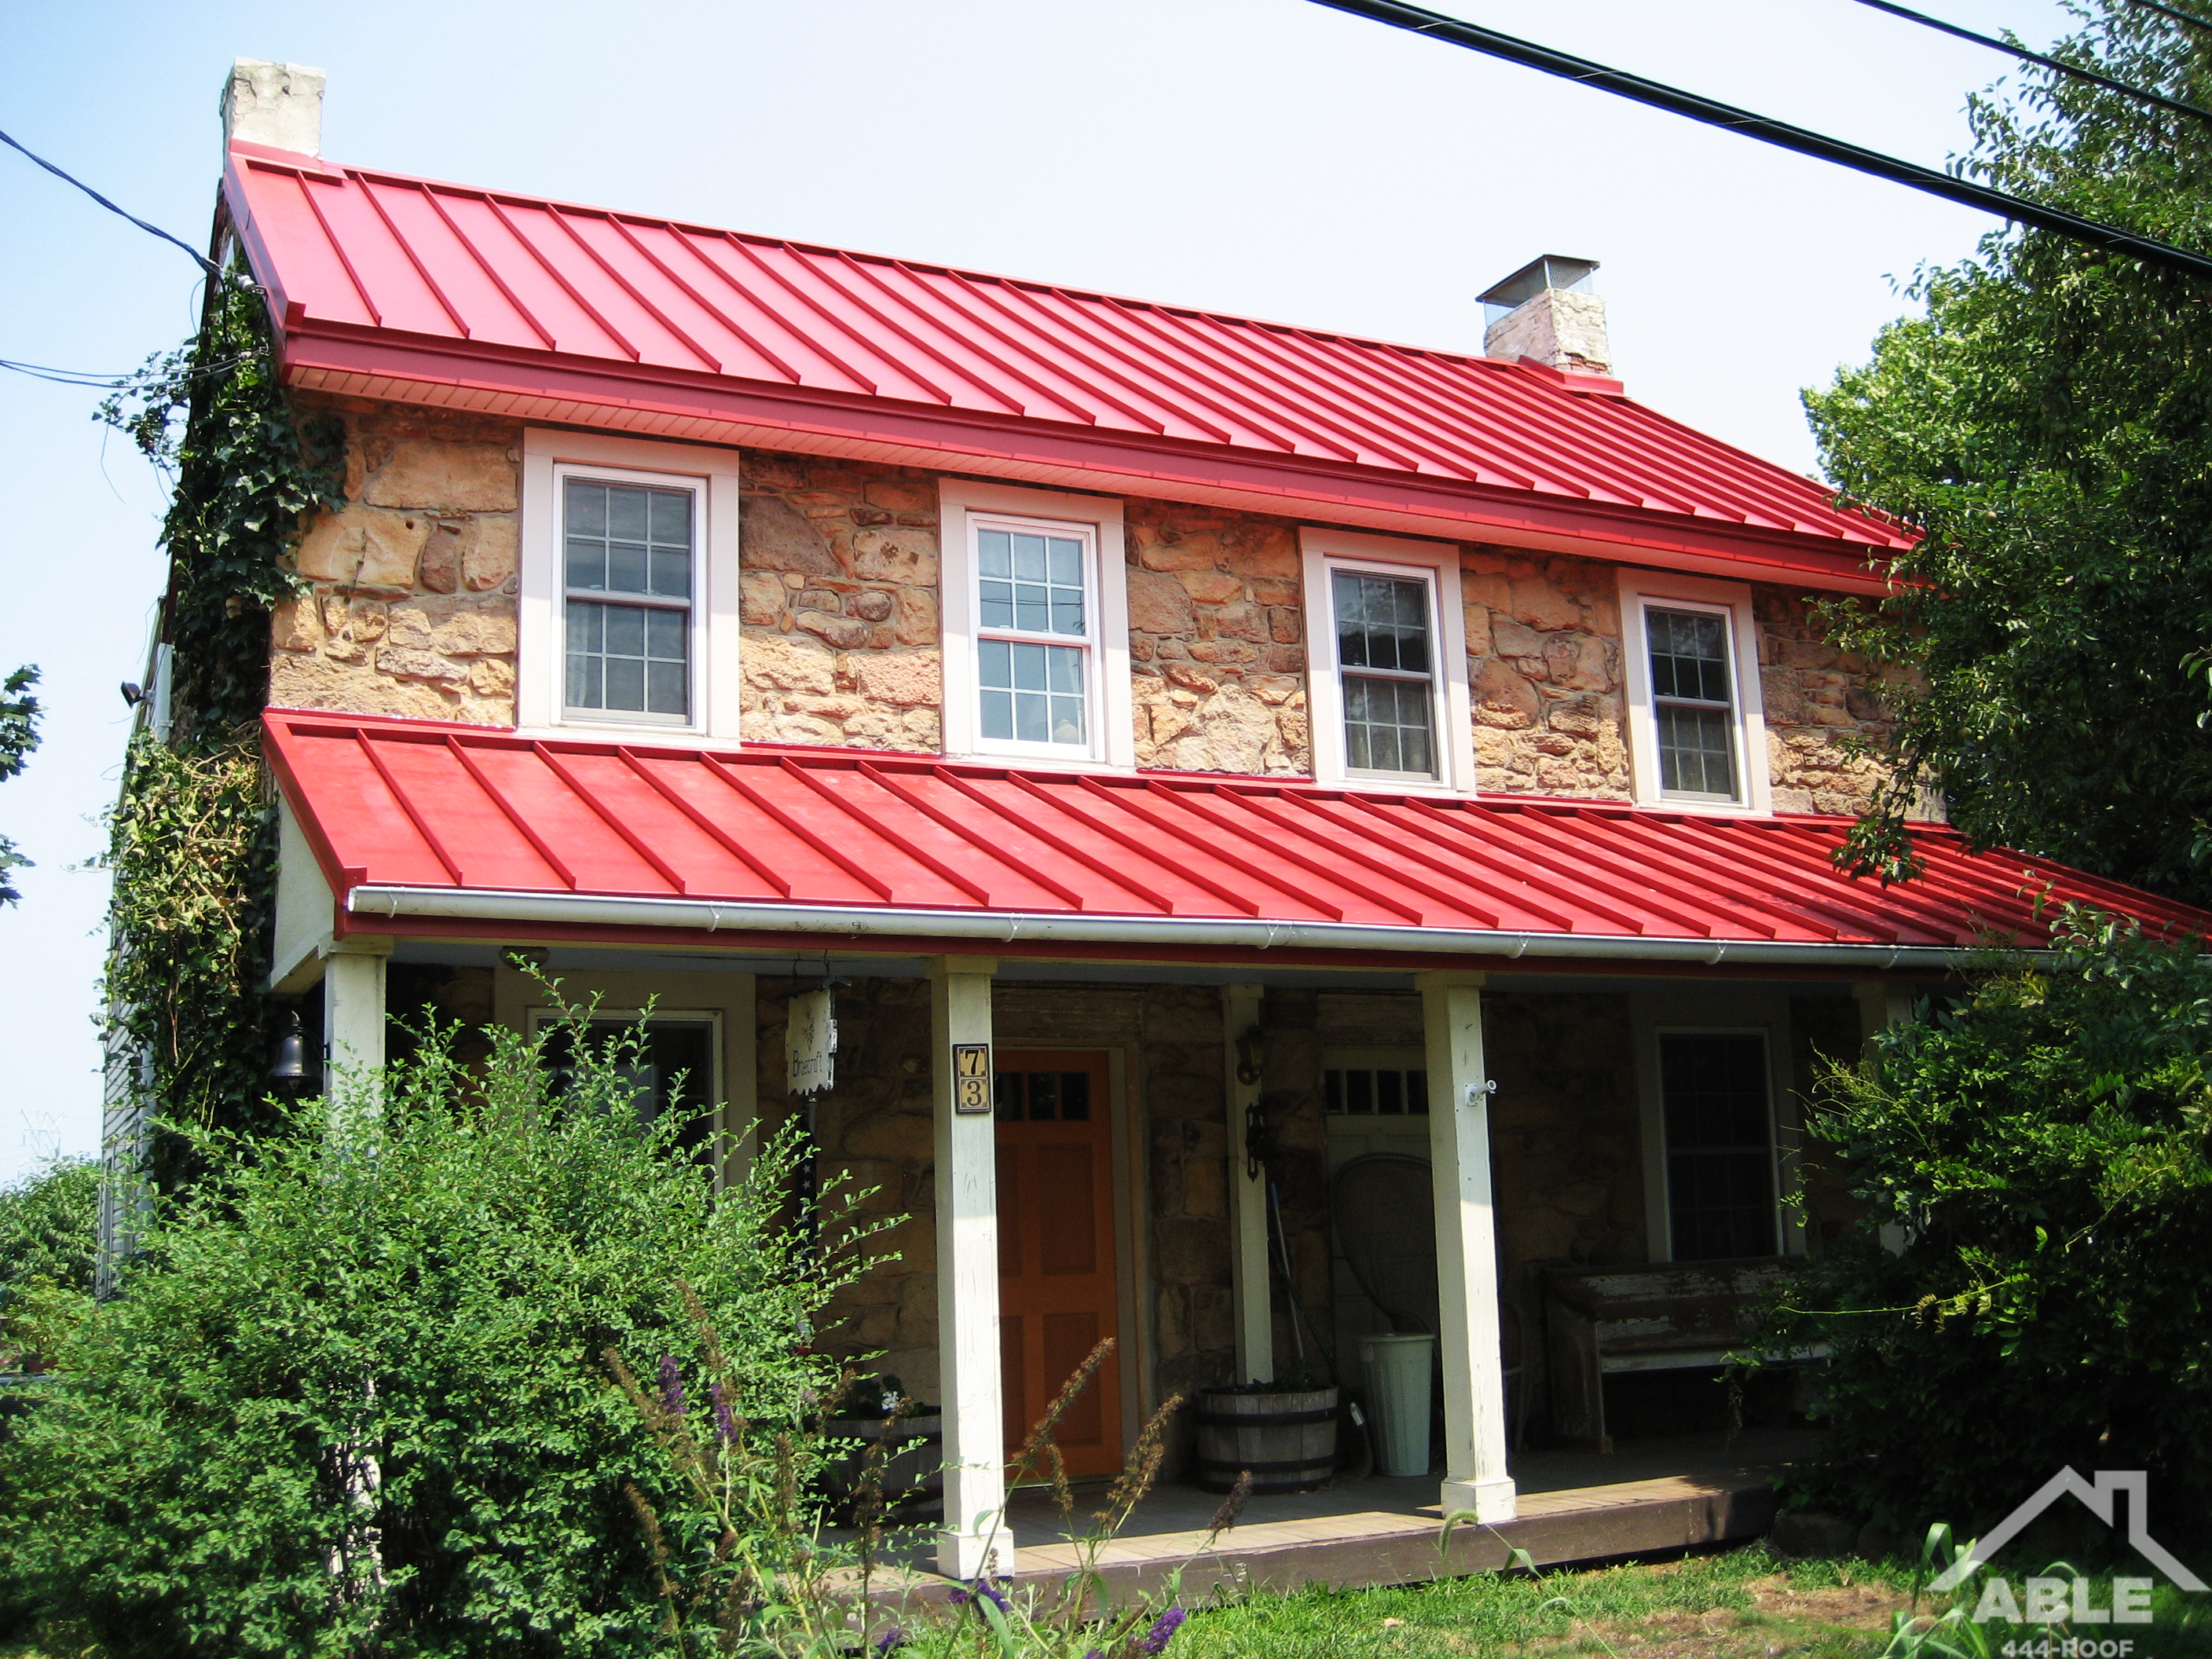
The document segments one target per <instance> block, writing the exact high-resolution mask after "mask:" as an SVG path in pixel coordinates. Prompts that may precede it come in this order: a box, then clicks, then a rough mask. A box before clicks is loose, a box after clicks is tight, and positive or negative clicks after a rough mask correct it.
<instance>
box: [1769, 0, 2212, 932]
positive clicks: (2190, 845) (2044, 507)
mask: <svg viewBox="0 0 2212 1659" xmlns="http://www.w3.org/2000/svg"><path fill="white" fill-rule="evenodd" d="M2089 15H2090V16H2091V18H2092V20H2093V21H2092V23H2091V26H2090V27H2089V28H2087V30H2085V32H2084V33H2082V34H2081V35H2080V36H2078V37H2077V38H2076V39H2075V40H2072V41H2070V42H2068V43H2065V44H2064V45H2063V46H2062V47H2061V48H2060V49H2059V50H2060V52H2061V53H2062V55H2067V56H2069V57H2071V58H2074V59H2075V60H2076V61H2079V62H2081V63H2083V64H2088V65H2093V66H2095V67H2098V68H2100V69H2102V70H2104V71H2105V72H2106V73H2108V74H2111V75H2112V76H2116V77H2117V78H2119V79H2121V80H2124V81H2129V82H2134V83H2136V84H2140V85H2145V86H2150V87H2154V88H2158V89H2160V90H2161V91H2164V92H2166V93H2167V94H2170V95H2172V96H2175V97H2179V98H2182V99H2185V100H2191V101H2196V102H2203V101H2204V100H2205V99H2206V97H2207V96H2208V95H2212V52H2208V46H2207V41H2206V39H2205V38H2204V37H2202V36H2200V35H2198V34H2196V33H2191V32H2190V31H2187V30H2185V29H2180V28H2178V27H2175V26H2173V25H2172V24H2171V23H2169V22H2166V21H2162V20H2160V18H2159V17H2158V16H2156V15H2154V14H2152V13H2148V12H2146V11H2144V10H2143V9H2141V8H2139V7H2136V6H2133V5H2130V4H2129V3H2126V0H2096V3H2094V4H2093V5H2091V6H2090V8H2089ZM1974 124H1975V130H1976V137H1977V144H1976V148H1975V149H1974V152H1973V154H1972V156H1971V157H1970V158H1969V161H1968V162H1967V164H1966V165H1967V167H1968V169H1969V170H1970V171H1972V172H1974V173H1979V174H1981V175H1982V176H1984V177H1985V178H1987V179H1990V181H1991V182H1993V183H1996V184H1999V185H2002V186H2003V187H2004V188H2007V189H2010V190H2014V191H2019V192H2021V193H2022V194H2026V195H2028V196H2031V197H2036V198H2037V199H2039V200H2045V201H2049V202H2052V203H2054V204H2059V205H2063V206H2066V207H2069V208H2071V209H2073V210H2076V211H2079V212H2082V213H2086V214H2088V215H2090V216H2093V217H2098V218H2101V219H2104V220H2106V221H2107V222H2112V223H2116V224H2124V225H2128V226H2130V227H2133V228H2140V229H2142V230H2143V231H2145V232H2147V233H2148V234H2153V235H2157V236H2160V237H2163V238H2165V239H2166V240H2171V241H2175V242H2178V243H2180V244H2182V245H2185V246H2197V247H2212V133H2208V131H2206V130H2205V129H2204V127H2203V125H2202V124H2200V123H2197V122H2195V121H2191V120H2187V119H2180V118H2169V117H2166V116H2161V115H2158V114H2156V113H2154V112H2145V111H2144V110H2142V108H2141V107H2140V106H2136V104H2134V103H2133V102H2131V101H2130V100H2126V99H2124V98H2120V97H2118V96H2116V95H2114V94H2107V93H2105V92H2102V91H2100V90H2098V89H2097V88H2089V87H2084V86H2081V85H2079V84H2078V83H2075V82H2068V81H2065V80H2063V79H2058V78H2053V77H2049V76H2046V77H2045V79H2044V80H2043V81H2042V82H2040V83H2037V82H2031V83H2030V85H2029V88H2028V89H2027V91H2026V92H2025V93H2024V94H2021V97H2020V98H2019V99H2017V100H2015V101H2013V102H2010V103H2004V104H2000V103H1996V102H1994V101H1991V100H1987V99H1984V100H1977V103H1976V105H1975V106H1974ZM1907 293H1908V297H1910V298H1911V299H1913V300H1915V301H1918V302H1920V303H1921V304H1922V305H1923V306H1924V307H1925V314H1924V315H1923V316H1919V317H1914V318H1908V319H1903V320H1900V321H1899V322H1897V323H1893V324H1892V325H1890V326H1889V327H1887V328H1886V329H1885V330H1884V331H1882V333H1881V336H1880V337H1878V339H1877V340H1876V341H1875V350H1874V356H1873V357H1872V359H1871V361H1869V362H1867V363H1866V364H1864V365H1863V366H1860V367H1857V368H1847V369H1844V370H1843V371H1841V372H1839V373H1838V376H1837V378H1836V380H1834V382H1833V383H1832V385H1831V386H1829V387H1828V388H1827V389H1826V390H1825V391H1819V392H1808V393H1807V394H1806V399H1805V401H1806V407H1807V410H1808V414H1809V416H1811V419H1812V422H1813V427H1814V433H1815V435H1816V436H1817V437H1818V438H1819V440H1820V446H1821V451H1822V457H1823V460H1824V464H1825V465H1826V469H1827V472H1828V475H1829V477H1831V478H1832V480H1833V481H1834V482H1835V483H1836V484H1837V486H1838V489H1839V490H1840V491H1841V492H1842V493H1843V495H1845V496H1846V497H1847V498H1849V499H1850V500H1853V501H1859V502H1862V503H1864V504H1867V505H1869V506H1871V507H1875V508H1878V509H1880V510H1881V511H1883V512H1886V513H1891V514H1893V515H1895V516H1896V517H1898V518H1899V519H1902V520H1905V521H1907V522H1909V523H1911V524H1912V525H1914V526H1917V527H1918V528H1920V529H1921V530H1922V531H1923V532H1924V539H1923V542H1922V543H1921V544H1920V546H1919V547H1918V548H1917V550H1915V551H1913V552H1911V553H1910V554H1908V555H1906V556H1904V557H1903V558H1901V559H1899V561H1897V562H1896V563H1895V564H1894V565H1893V567H1892V568H1891V570H1890V572H1889V574H1890V575H1891V576H1892V577H1893V579H1894V582H1895V586H1893V590H1892V592H1891V593H1890V595H1889V597H1888V598H1887V599H1886V600H1885V601H1884V602H1882V603H1881V605H1880V606H1879V607H1877V608H1875V609H1874V610H1872V611H1862V610H1858V609H1857V608H1856V607H1850V606H1833V605H1832V606H1831V607H1829V620H1830V622H1831V624H1832V627H1833V628H1834V629H1835V630H1836V633H1837V636H1838V642H1839V643H1847V644H1848V647H1849V648H1850V649H1852V650H1856V651H1863V652H1865V653H1869V654H1870V655H1872V656H1874V657H1875V658H1876V659H1880V660H1884V661H1888V662H1893V663H1897V664H1901V665H1906V666H1908V667H1909V668H1911V670H1913V671H1915V672H1916V674H1917V686H1916V687H1915V688H1913V689H1911V690H1905V688H1900V695H1899V696H1896V697H1893V699H1892V702H1893V707H1894V708H1897V710H1898V711H1899V720H1898V722H1897V724H1896V726H1894V727H1893V732H1892V733H1891V736H1890V738H1889V739H1888V743H1887V759H1888V760H1889V761H1890V762H1891V763H1892V764H1893V766H1894V768H1895V769H1896V778H1897V781H1896V782H1895V784H1894V785H1893V787H1891V788H1890V789H1888V790H1887V791H1885V792H1884V793H1882V794H1881V797H1880V798H1879V799H1877V800H1876V801H1875V803H1874V805H1873V806H1872V807H1871V809H1870V810H1869V813H1868V814H1867V816H1866V817H1865V820H1864V821H1863V823H1861V824H1860V826H1859V828H1858V829H1857V832H1856V833H1855V834H1854V836H1853V837H1852V840H1851V844H1850V847H1849V848H1847V849H1845V852H1844V856H1843V857H1842V859H1841V860H1839V861H1840V862H1842V863H1844V865H1845V866H1846V867H1848V868H1850V869H1852V870H1854V871H1856V872H1861V873H1865V874H1871V875H1875V876H1878V877H1880V878H1881V879H1883V880H1885V881H1893V880H1899V879H1907V878H1910V877H1911V875H1912V874H1913V873H1916V872H1914V870H1913V869H1912V860H1911V854H1910V836H1909V834H1908V832H1907V829H1906V822H1907V818H1908V815H1909V814H1910V812H1911V809H1912V808H1913V806H1914V805H1915V801H1916V797H1917V792H1918V789H1919V787H1920V785H1921V784H1922V783H1923V782H1925V783H1928V784H1931V785H1933V786H1935V787H1938V788H1940V789H1941V791H1942V794H1943V796H1944V798H1945V799H1946V801H1947V803H1948V810H1949V814H1950V817H1951V821H1952V822H1953V823H1954V824H1956V825H1957V826H1958V827H1959V828H1960V829H1961V830H1963V831H1964V832H1965V833H1966V835H1967V836H1970V837H1971V838H1972V839H1973V840H1975V841H1976V842H1979V843H1982V844H1984V845H1995V846H2007V847H2016V848H2023V849H2026V850H2030V851H2033V852H2038V853H2042V854H2048V855H2050V856H2051V857H2054V858H2057V859H2060V860H2064V861H2066V862H2068V863H2070V864H2073V865H2075V866H2078V867H2080V868H2082V869H2087V870H2090V871H2093V872H2097V873H2099V874H2101V875H2106V876H2111V877H2114V878H2118V879H2121V880H2125V881H2130V882H2133V883H2136V884H2141V885H2144V886H2148V887H2151V888H2154V889H2155V890H2160V891H2164V892H2168V893H2172V894H2174V895H2176V896H2181V897H2185V898H2190V899H2192V900H2194V901H2196V902H2212V832H2208V828H2207V826H2208V825H2209V824H2212V743H2208V742H2207V741H2206V739H2205V736H2204V732H2203V726H2202V722H2203V716H2204V714H2206V711H2207V684H2206V682H2205V681H2204V680H2203V678H2202V676H2203V668H2204V660H2205V659H2204V656H2203V653H2204V652H2205V650H2206V648H2207V644H2208V639H2212V602H2208V599H2207V597H2206V596H2207V595H2208V594H2212V334H2208V333H2207V331H2206V330H2205V328H2204V326H2203V322H2204V311H2205V306H2206V304H2207V301H2208V298H2212V296H2208V295H2206V294H2205V293H2204V292H2203V289H2202V285H2201V284H2198V283H2193V282H2191V280H2189V279H2186V278H2184V277H2181V276H2176V275H2173V274H2172V273H2167V272H2163V271H2159V270H2152V269H2149V268H2148V267H2144V266H2141V265H2138V264H2136V263H2134V262H2133V261H2130V260H2127V259H2124V258H2108V257H2106V256H2104V255H2101V254H2085V253H2084V252H2083V251H2082V250H2081V249H2079V248H2076V247H2075V246H2072V245H2071V244H2069V243H2064V242H2061V241H2058V240H2054V239H2052V238H2050V237H2046V236H2044V235H2041V234H2038V233H2033V232H2030V233H2025V234H2018V235H2015V234H2012V233H2010V232H2003V233H1998V234H1992V235H1991V236H1990V237H1989V238H1988V239H1986V240H1984V243H1983V246H1982V248H1981V251H1980V254H1979V256H1978V258H1976V259H1975V260H1972V261H1970V262H1968V263H1966V264H1962V265H1960V266H1958V267H1955V268H1953V269H1938V270H1923V271H1922V272H1920V273H1919V274H1918V276H1917V277H1916V278H1915V279H1914V281H1913V283H1911V287H1910V288H1909V289H1908V290H1907Z"/></svg>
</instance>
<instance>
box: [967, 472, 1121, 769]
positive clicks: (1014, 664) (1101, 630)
mask: <svg viewBox="0 0 2212 1659" xmlns="http://www.w3.org/2000/svg"><path fill="white" fill-rule="evenodd" d="M939 501H940V502H941V504H942V507H943V513H942V519H941V523H940V527H939V547H940V548H941V549H942V551H943V565H942V573H943V574H942V578H941V580H942V586H941V588H940V592H941V594H942V597H943V604H944V608H945V610H944V616H945V750H946V751H947V752H948V753H951V754H955V755H960V754H994V755H1017V756H1022V757H1029V758H1034V759H1038V760H1066V761H1079V762H1080V761H1098V762H1107V763H1118V764H1121V765H1129V764H1133V763H1134V761H1135V758H1136V757H1135V736H1134V728H1133V717H1132V714H1131V711H1130V691H1129V683H1128V681H1129V647H1128V635H1129V625H1128V600H1127V584H1126V580H1125V579H1124V577H1123V574H1122V568H1121V503H1120V502H1119V501H1112V500H1109V499H1108V498H1105V497H1103V496H1091V495H1056V494H1051V493H1048V492H1046V491H1044V490H1037V489H1014V488H1012V487H1009V486H1004V485H996V484H984V483H969V482H968V481H966V480H963V479H956V478H947V479H945V480H943V481H942V482H941V483H939Z"/></svg>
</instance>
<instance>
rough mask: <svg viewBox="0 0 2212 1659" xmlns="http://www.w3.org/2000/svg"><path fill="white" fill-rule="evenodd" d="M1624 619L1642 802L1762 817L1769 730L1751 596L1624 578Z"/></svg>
mask: <svg viewBox="0 0 2212 1659" xmlns="http://www.w3.org/2000/svg"><path fill="white" fill-rule="evenodd" d="M1620 620H1621V647H1622V651H1621V654H1622V656H1623V657H1624V658H1625V659H1626V664H1625V665H1626V669H1627V676H1626V678H1627V681H1628V716H1629V750H1630V759H1631V763H1632V770H1633V773H1634V779H1635V785H1636V796H1637V799H1638V800H1642V801H1647V802H1650V803H1651V804H1653V805H1658V804H1660V803H1662V802H1663V803H1668V804H1674V803H1679V804H1680V805H1686V806H1692V807H1700V806H1702V807H1723V808H1724V807H1731V806H1735V807H1751V808H1753V809H1756V810H1760V811H1764V810H1765V807H1766V805H1767V799H1768V779H1767V775H1766V738H1765V720H1764V718H1763V715H1762V710H1761V706H1760V699H1759V653H1758V647H1757V640H1756V635H1755V633H1754V630H1753V623H1752V615H1751V590H1750V589H1749V588H1748V587H1746V586H1742V585H1741V584H1740V583H1735V582H1717V581H1706V580H1701V579H1699V578H1697V577H1690V576H1668V575H1662V574H1659V573H1656V572H1651V571H1631V572H1624V573H1623V574H1622V576H1621V581H1620Z"/></svg>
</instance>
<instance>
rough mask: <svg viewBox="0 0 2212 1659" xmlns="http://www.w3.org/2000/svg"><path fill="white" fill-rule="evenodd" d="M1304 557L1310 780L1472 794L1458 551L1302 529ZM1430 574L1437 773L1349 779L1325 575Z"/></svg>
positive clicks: (1440, 544) (1341, 694) (1339, 674)
mask: <svg viewBox="0 0 2212 1659" xmlns="http://www.w3.org/2000/svg"><path fill="white" fill-rule="evenodd" d="M1298 546H1299V550H1300V551H1301V552H1302V553H1303V555H1304V572H1303V574H1304V581H1305V622H1306V665H1307V673H1306V702H1307V707H1308V708H1309V709H1310V711H1311V726H1312V731H1313V749H1314V780H1315V781H1316V782H1317V783H1333V784H1340V785H1343V786H1345V787H1351V788H1358V789H1375V790H1388V791H1391V792H1394V793H1408V792H1410V793H1435V794H1471V793H1474V705H1473V703H1472V702H1471V701H1470V700H1469V696H1468V678H1467V614H1466V612H1465V611H1463V610H1462V608H1461V604H1462V602H1461V599H1460V582H1459V549H1458V548H1457V547H1456V546H1455V545H1454V544H1451V543H1449V542H1418V541H1413V540H1409V539H1407V538H1403V537H1399V536H1370V535H1365V534H1363V533H1361V532H1358V531H1352V530H1328V529H1322V528H1317V527H1314V526H1308V527H1306V528H1304V529H1301V530H1300V531H1299V532H1298ZM1408 566H1410V567H1413V569H1414V570H1416V571H1419V572H1421V573H1424V574H1426V575H1427V576H1428V577H1429V592H1430V596H1431V603H1432V604H1433V605H1435V608H1436V616H1435V617H1434V622H1435V624H1436V640H1437V676H1436V702H1435V705H1434V708H1433V713H1432V718H1433V719H1434V720H1435V721H1436V732H1437V776H1436V777H1434V778H1432V779H1428V780H1423V779H1420V778H1395V777H1354V776H1353V775H1352V769H1351V767H1350V766H1349V764H1348V763H1346V750H1345V743H1344V681H1343V678H1342V674H1343V670H1342V667H1341V665H1340V664H1339V663H1338V662H1337V659H1336V606H1335V603H1334V598H1333V596H1332V594H1331V591H1330V587H1331V584H1330V581H1329V574H1330V573H1331V572H1332V571H1334V570H1368V571H1372V572H1374V573H1375V574H1377V575H1385V576H1388V575H1404V574H1408V572H1407V567H1408Z"/></svg>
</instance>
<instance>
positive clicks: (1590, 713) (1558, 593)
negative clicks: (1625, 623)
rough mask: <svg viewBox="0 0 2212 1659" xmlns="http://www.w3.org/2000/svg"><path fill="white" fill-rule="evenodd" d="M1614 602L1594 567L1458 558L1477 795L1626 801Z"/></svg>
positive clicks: (1602, 570)
mask: <svg viewBox="0 0 2212 1659" xmlns="http://www.w3.org/2000/svg"><path fill="white" fill-rule="evenodd" d="M1617 591H1618V590H1617V588H1616V585H1615V577H1614V574H1613V566H1611V565H1608V564H1600V563H1598V562H1595V561H1594V560H1589V559H1574V558H1568V557H1565V556H1559V555H1553V556H1546V555H1542V554H1529V553H1520V552H1509V551H1507V550H1504V549H1502V548H1489V547H1469V548H1462V550H1460V599H1461V601H1462V604H1463V605H1464V606H1465V608H1466V612H1467V655H1468V679H1469V686H1468V690H1469V692H1470V694H1471V696H1472V700H1473V702H1474V764H1475V773H1474V778H1475V787H1477V788H1479V789H1482V790H1497V791H1501V792H1505V793H1537V794H1546V795H1589V796H1601V797H1605V798H1609V799H1615V800H1619V799H1626V797H1627V795H1628V793H1629V787H1630V785H1629V775H1628V748H1627V744H1626V738H1625V728H1624V725H1623V721H1624V718H1625V708H1624V705H1623V703H1622V701H1621V691H1622V682H1621V664H1620V601H1619V599H1617V598H1616V597H1615V595H1616V592H1617Z"/></svg>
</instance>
